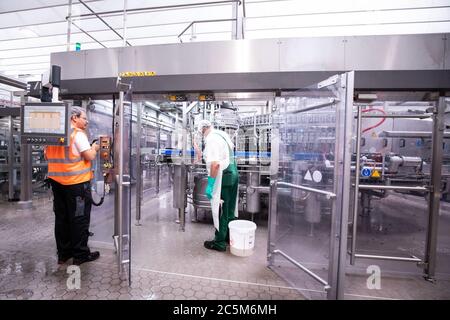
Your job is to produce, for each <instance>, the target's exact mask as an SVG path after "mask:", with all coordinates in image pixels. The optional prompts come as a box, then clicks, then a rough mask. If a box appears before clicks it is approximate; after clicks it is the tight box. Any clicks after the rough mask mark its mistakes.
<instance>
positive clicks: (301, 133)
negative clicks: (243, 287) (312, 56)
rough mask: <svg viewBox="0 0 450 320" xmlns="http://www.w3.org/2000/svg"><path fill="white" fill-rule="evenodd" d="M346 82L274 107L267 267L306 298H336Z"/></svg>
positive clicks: (337, 80)
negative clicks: (336, 235) (275, 109)
mask: <svg viewBox="0 0 450 320" xmlns="http://www.w3.org/2000/svg"><path fill="white" fill-rule="evenodd" d="M345 79H346V78H345V77H343V76H335V77H332V78H330V79H328V80H326V81H324V82H322V83H320V84H316V85H314V86H311V87H309V88H306V89H303V90H300V91H297V92H295V93H289V94H286V95H285V96H283V97H280V98H277V100H276V107H277V112H276V114H275V116H274V130H273V131H272V153H273V155H272V167H271V171H272V178H271V180H272V188H271V201H272V204H271V213H270V236H269V238H270V240H269V241H270V243H269V251H270V252H269V253H270V255H269V256H270V261H269V264H270V266H271V268H272V269H273V270H274V271H275V272H276V273H278V274H279V275H280V276H281V277H283V278H284V279H286V280H287V281H288V282H289V283H290V284H291V285H292V286H293V287H295V288H297V289H298V290H300V292H301V293H302V294H303V295H305V297H307V298H311V299H325V298H330V292H331V291H333V290H334V293H333V295H334V298H336V294H337V293H336V292H337V291H336V290H337V289H336V288H333V285H334V284H335V283H336V278H337V273H338V272H339V268H338V267H337V264H338V260H339V259H338V258H337V257H338V255H339V253H337V251H336V248H339V246H337V247H336V241H337V240H336V239H337V238H338V237H330V235H331V234H334V233H335V232H337V234H340V223H341V222H342V221H345V220H342V195H343V192H342V185H343V184H344V180H345V178H344V177H343V174H344V173H343V162H344V155H345V154H346V152H345V148H344V146H345V143H344V140H345V139H348V136H346V135H345V129H346V128H345V121H346V118H345V112H344V111H345V109H346V97H347V93H346V89H345V86H342V85H341V81H345ZM351 90H352V88H351ZM277 144H278V146H277ZM277 148H278V152H277V150H276V149H277ZM276 154H278V159H277V155H276ZM275 180H276V182H275ZM274 186H276V187H275V188H274ZM337 199H340V200H337ZM347 212H348V210H347V211H345V214H347ZM343 236H344V235H343ZM345 238H346V237H344V240H345Z"/></svg>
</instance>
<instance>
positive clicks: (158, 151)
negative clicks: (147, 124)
mask: <svg viewBox="0 0 450 320" xmlns="http://www.w3.org/2000/svg"><path fill="white" fill-rule="evenodd" d="M156 120H157V121H159V112H158V111H157V112H156ZM160 148H161V127H160V126H158V127H157V129H156V154H157V155H158V157H159V154H160ZM159 167H160V166H156V168H155V170H156V185H155V188H156V194H159V179H160V175H161V173H160V169H159Z"/></svg>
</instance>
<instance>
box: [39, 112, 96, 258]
mask: <svg viewBox="0 0 450 320" xmlns="http://www.w3.org/2000/svg"><path fill="white" fill-rule="evenodd" d="M70 121H71V128H72V130H73V131H72V133H71V135H70V141H69V146H67V147H64V146H47V147H46V149H45V157H46V159H47V162H48V178H49V180H50V183H51V186H52V190H53V210H54V212H55V239H56V249H57V252H58V264H63V263H65V262H67V261H68V260H69V259H70V258H72V257H73V264H75V265H80V264H82V263H84V262H89V261H93V260H96V259H98V258H99V256H100V253H99V252H98V251H94V252H91V251H90V249H89V247H88V238H89V223H90V216H91V206H92V197H91V186H90V180H91V179H92V177H93V173H92V170H91V161H92V160H94V159H95V157H96V155H97V151H98V150H99V148H100V147H99V145H98V144H97V143H94V144H92V145H91V144H90V143H89V141H88V138H87V135H86V132H85V130H86V127H87V125H88V120H87V118H86V112H85V111H84V109H82V108H80V107H72V110H71V116H70Z"/></svg>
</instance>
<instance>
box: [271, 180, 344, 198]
mask: <svg viewBox="0 0 450 320" xmlns="http://www.w3.org/2000/svg"><path fill="white" fill-rule="evenodd" d="M277 185H281V186H286V187H290V188H294V189H300V190H304V191H309V192H315V193H319V194H323V195H325V196H326V197H327V198H328V199H330V198H336V194H335V193H333V192H329V191H323V190H319V189H314V188H309V187H305V186H299V185H297V184H292V183H288V182H282V181H280V182H277Z"/></svg>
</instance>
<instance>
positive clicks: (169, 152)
mask: <svg viewBox="0 0 450 320" xmlns="http://www.w3.org/2000/svg"><path fill="white" fill-rule="evenodd" d="M159 154H162V155H164V156H178V157H181V150H180V149H161V150H159ZM187 154H188V155H190V156H193V155H194V149H191V150H187Z"/></svg>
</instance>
